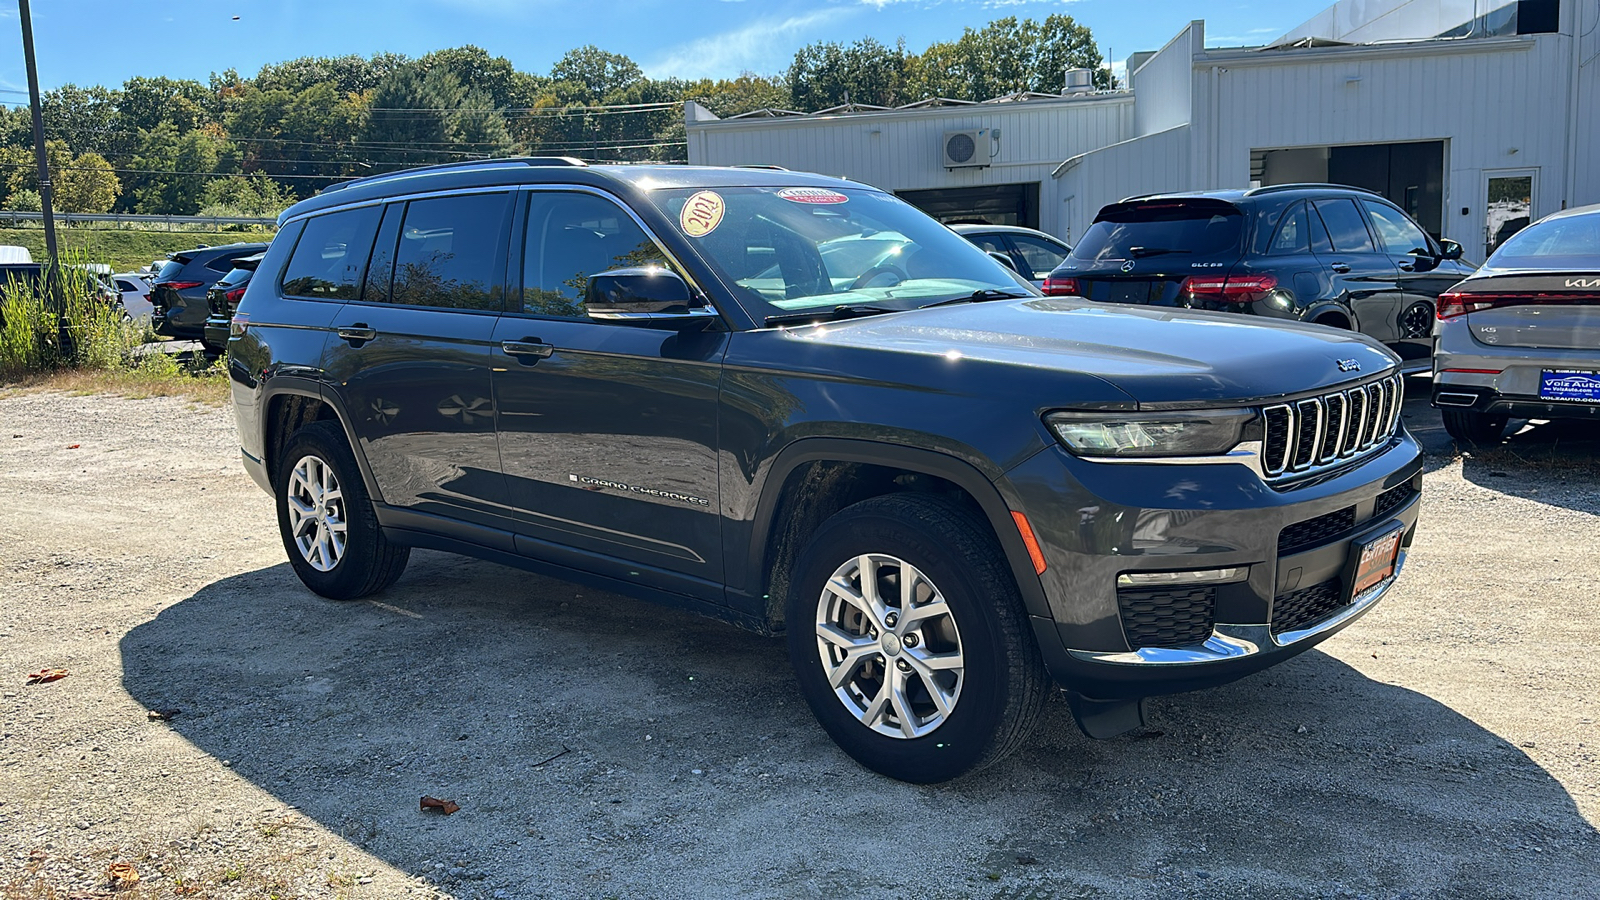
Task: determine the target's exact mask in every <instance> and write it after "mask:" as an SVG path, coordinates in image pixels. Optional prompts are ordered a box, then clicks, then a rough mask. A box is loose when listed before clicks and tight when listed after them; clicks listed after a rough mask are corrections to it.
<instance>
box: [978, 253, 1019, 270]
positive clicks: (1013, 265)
mask: <svg viewBox="0 0 1600 900" xmlns="http://www.w3.org/2000/svg"><path fill="white" fill-rule="evenodd" d="M985 252H986V253H988V254H989V256H990V257H992V258H993V259H994V261H995V262H997V263H999V264H1000V265H1002V266H1005V267H1006V268H1008V269H1010V270H1011V271H1013V272H1015V271H1016V270H1017V262H1016V260H1014V259H1012V258H1011V257H1009V256H1007V255H1005V254H1004V253H1001V252H1000V251H998V250H987V251H985Z"/></svg>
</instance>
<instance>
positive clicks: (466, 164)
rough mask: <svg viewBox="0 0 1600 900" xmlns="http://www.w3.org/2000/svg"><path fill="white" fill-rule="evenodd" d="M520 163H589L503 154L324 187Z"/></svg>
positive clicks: (337, 188)
mask: <svg viewBox="0 0 1600 900" xmlns="http://www.w3.org/2000/svg"><path fill="white" fill-rule="evenodd" d="M511 164H520V165H524V166H582V167H587V166H588V165H589V164H588V163H586V162H584V161H583V160H581V159H578V158H576V157H572V156H502V157H497V158H488V159H464V160H459V161H457V162H447V163H436V164H434V165H431V166H417V167H415V168H411V169H397V170H395V171H393V172H383V173H380V174H378V175H368V176H366V177H364V178H352V179H350V180H349V181H341V182H338V183H337V184H330V185H328V186H327V187H325V188H323V189H322V192H323V193H325V194H326V193H327V192H329V191H341V190H344V189H345V188H347V187H351V186H352V185H357V184H366V183H368V182H371V181H381V180H383V179H386V178H399V177H401V176H405V175H415V174H417V173H418V172H443V171H447V170H449V169H474V168H479V167H483V166H504V165H511Z"/></svg>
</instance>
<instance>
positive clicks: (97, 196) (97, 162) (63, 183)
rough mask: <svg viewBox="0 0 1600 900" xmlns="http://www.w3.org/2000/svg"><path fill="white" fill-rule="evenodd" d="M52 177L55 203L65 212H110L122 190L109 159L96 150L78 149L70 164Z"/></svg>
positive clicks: (52, 174)
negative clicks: (78, 151) (85, 150)
mask: <svg viewBox="0 0 1600 900" xmlns="http://www.w3.org/2000/svg"><path fill="white" fill-rule="evenodd" d="M51 177H52V178H53V179H54V180H55V184H56V190H55V205H56V207H57V208H58V209H61V210H63V211H64V212H80V213H103V212H110V211H111V207H112V206H114V205H116V202H117V195H118V194H121V193H122V182H121V181H119V180H118V179H117V173H115V172H113V171H112V170H111V163H109V162H107V161H106V158H105V157H103V156H101V155H100V154H98V153H80V154H79V155H78V156H77V157H76V158H75V159H73V161H72V165H71V166H70V167H66V168H63V169H61V171H60V174H56V173H51Z"/></svg>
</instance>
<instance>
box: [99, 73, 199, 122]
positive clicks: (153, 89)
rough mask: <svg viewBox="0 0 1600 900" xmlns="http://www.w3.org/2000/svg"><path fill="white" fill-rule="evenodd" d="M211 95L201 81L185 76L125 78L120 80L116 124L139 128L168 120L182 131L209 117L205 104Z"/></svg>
mask: <svg viewBox="0 0 1600 900" xmlns="http://www.w3.org/2000/svg"><path fill="white" fill-rule="evenodd" d="M213 96H214V95H213V94H212V93H211V92H210V90H208V89H207V88H206V86H205V85H203V84H201V83H200V82H198V81H194V80H191V79H187V78H184V79H174V78H144V77H136V78H129V79H128V80H127V81H125V82H123V83H122V97H121V100H120V101H119V102H118V106H117V108H118V111H119V112H120V113H121V117H120V118H121V122H120V123H119V124H120V125H122V126H123V127H125V128H130V129H136V130H139V131H149V130H152V129H154V128H156V127H157V126H159V125H162V124H169V125H171V126H172V127H174V128H176V129H177V130H178V133H179V134H182V133H183V132H186V131H192V130H194V129H196V128H199V127H200V126H201V125H203V124H205V123H206V122H208V121H211V118H212V117H211V114H210V113H209V112H208V111H207V107H209V106H211V105H213Z"/></svg>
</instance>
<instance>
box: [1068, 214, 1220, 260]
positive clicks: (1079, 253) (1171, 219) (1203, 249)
mask: <svg viewBox="0 0 1600 900" xmlns="http://www.w3.org/2000/svg"><path fill="white" fill-rule="evenodd" d="M1243 234H1244V215H1243V214H1242V213H1240V212H1239V209H1238V207H1235V206H1234V205H1232V204H1231V203H1224V202H1221V201H1216V200H1205V201H1194V200H1151V201H1147V202H1138V203H1127V204H1119V205H1117V206H1112V207H1108V208H1107V209H1105V210H1103V211H1101V213H1100V215H1099V216H1098V217H1097V218H1096V219H1095V223H1094V224H1093V225H1090V226H1089V230H1088V231H1086V232H1084V235H1083V240H1081V241H1079V242H1078V244H1077V246H1075V247H1073V248H1072V258H1073V259H1076V260H1082V261H1085V262H1106V261H1108V260H1113V259H1115V260H1127V259H1144V258H1146V257H1151V256H1167V255H1172V254H1179V255H1183V256H1196V257H1203V256H1220V255H1224V254H1229V253H1233V254H1237V253H1238V251H1239V241H1240V238H1241V237H1242V236H1243Z"/></svg>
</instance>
